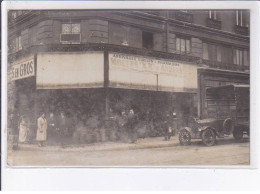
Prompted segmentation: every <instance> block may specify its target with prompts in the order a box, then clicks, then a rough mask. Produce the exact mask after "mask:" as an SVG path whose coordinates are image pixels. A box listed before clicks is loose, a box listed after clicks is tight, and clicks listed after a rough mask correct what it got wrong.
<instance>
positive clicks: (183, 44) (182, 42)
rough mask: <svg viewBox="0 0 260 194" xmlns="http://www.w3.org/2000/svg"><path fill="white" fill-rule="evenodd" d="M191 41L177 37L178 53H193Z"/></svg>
mask: <svg viewBox="0 0 260 194" xmlns="http://www.w3.org/2000/svg"><path fill="white" fill-rule="evenodd" d="M190 47H191V46H190V39H189V38H183V37H176V51H177V53H182V54H188V53H190V52H191V48H190Z"/></svg>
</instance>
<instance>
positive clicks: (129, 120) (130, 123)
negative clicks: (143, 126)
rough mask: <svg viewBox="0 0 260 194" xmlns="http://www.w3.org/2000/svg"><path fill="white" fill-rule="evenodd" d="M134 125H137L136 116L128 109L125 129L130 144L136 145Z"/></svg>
mask: <svg viewBox="0 0 260 194" xmlns="http://www.w3.org/2000/svg"><path fill="white" fill-rule="evenodd" d="M136 124H137V116H136V115H135V113H134V110H133V109H130V111H129V114H128V117H127V123H126V127H127V130H128V137H129V138H130V140H131V143H136V141H137V134H136V129H135V126H136Z"/></svg>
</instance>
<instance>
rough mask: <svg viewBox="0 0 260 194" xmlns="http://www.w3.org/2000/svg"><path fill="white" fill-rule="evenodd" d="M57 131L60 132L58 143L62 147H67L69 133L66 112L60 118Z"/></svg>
mask: <svg viewBox="0 0 260 194" xmlns="http://www.w3.org/2000/svg"><path fill="white" fill-rule="evenodd" d="M57 127H58V128H57V130H58V141H59V143H60V144H61V146H62V147H64V146H65V144H66V141H67V136H68V132H69V126H68V120H67V117H66V116H65V114H64V112H61V113H60V117H59V119H58V122H57Z"/></svg>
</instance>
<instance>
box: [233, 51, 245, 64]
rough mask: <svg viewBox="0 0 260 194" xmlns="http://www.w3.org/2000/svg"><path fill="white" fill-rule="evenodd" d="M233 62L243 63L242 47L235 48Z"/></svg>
mask: <svg viewBox="0 0 260 194" xmlns="http://www.w3.org/2000/svg"><path fill="white" fill-rule="evenodd" d="M233 64H235V65H243V50H240V49H234V50H233Z"/></svg>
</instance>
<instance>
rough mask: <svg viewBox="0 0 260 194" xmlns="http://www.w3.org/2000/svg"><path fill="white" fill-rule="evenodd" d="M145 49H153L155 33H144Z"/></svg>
mask: <svg viewBox="0 0 260 194" xmlns="http://www.w3.org/2000/svg"><path fill="white" fill-rule="evenodd" d="M142 38H143V48H146V49H152V48H153V33H150V32H143V34H142Z"/></svg>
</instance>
